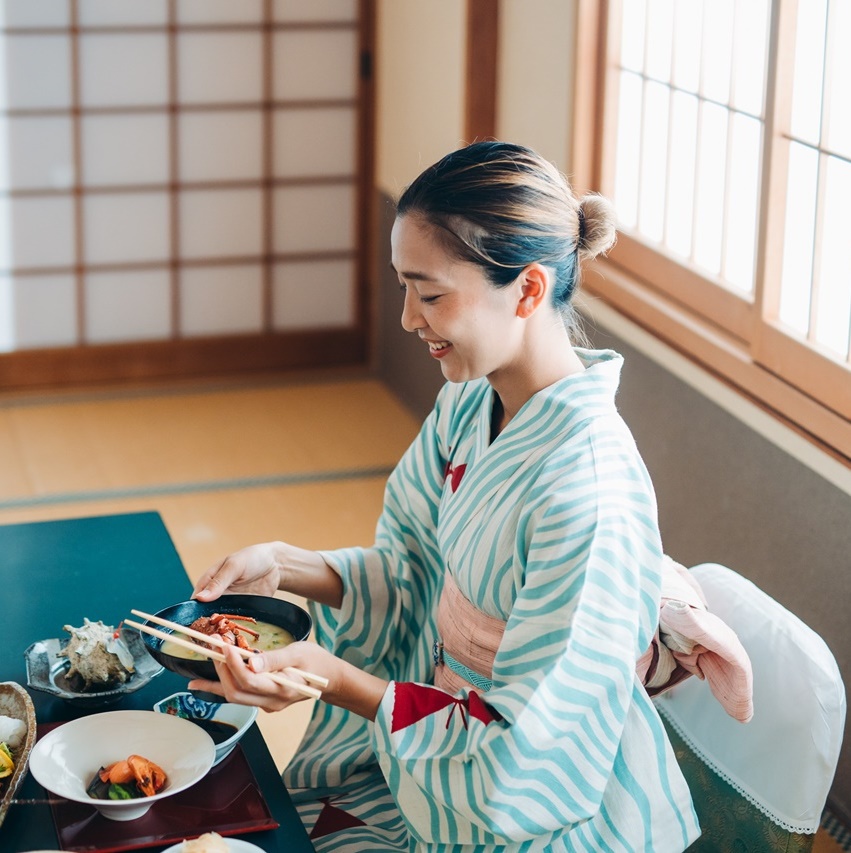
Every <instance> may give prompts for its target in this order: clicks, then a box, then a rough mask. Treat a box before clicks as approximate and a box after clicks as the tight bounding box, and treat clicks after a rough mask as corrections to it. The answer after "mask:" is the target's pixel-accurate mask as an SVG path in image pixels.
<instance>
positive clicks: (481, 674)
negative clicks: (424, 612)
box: [434, 571, 505, 694]
mask: <svg viewBox="0 0 851 853" xmlns="http://www.w3.org/2000/svg"><path fill="white" fill-rule="evenodd" d="M437 633H438V636H439V637H440V639H439V640H438V641H437V642H436V643H435V663H436V664H437V666H435V671H434V685H435V687H439V688H440V689H441V690H445V691H446V692H447V693H453V694H454V693H457V692H458V691H459V690H461V689H462V688H463V689H465V690H470V689H478V690H480V691H481V690H489V689H490V681H491V676H492V674H493V662H494V658H495V657H496V652H497V649H498V648H499V644H500V643H501V642H502V635H503V634H504V633H505V622H503V621H502V619H497V618H496V617H494V616H488V614H487V613H483V612H482V611H481V610H479V608H478V607H476V606H475V605H474V604H472V603H471V602H470V601H469V600H468V599H467V598H466V597H465V596H464V594H463V593H462V592H461V590H460V589H458V585H457V584H456V583H455V580H454V579H453V577H452V575H451V574H450V573H449V572H448V571H447V572H446V574H445V575H444V578H443V592H442V594H441V596H440V602H439V604H438V606H437ZM465 676H467V677H465ZM470 679H472V680H470Z"/></svg>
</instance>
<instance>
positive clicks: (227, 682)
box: [215, 648, 305, 711]
mask: <svg viewBox="0 0 851 853" xmlns="http://www.w3.org/2000/svg"><path fill="white" fill-rule="evenodd" d="M222 651H223V652H224V655H225V658H226V662H225V663H220V662H218V661H216V662H215V667H216V674H217V675H218V676H219V687H218V691H216V692H217V693H218V694H219V695H224V696H225V697H226V698H227V700H228V701H229V702H236V703H238V704H241V705H256V706H257V707H258V708H263V709H264V710H266V711H280V710H282V709H283V708H286V707H288V706H289V705H292V704H293V703H294V702H300V701H301V700H303V699H304V698H305V697H304V695H303V694H301V693H300V692H299V691H297V690H293V689H292V688H290V687H287V686H286V685H282V684H279V683H277V682H275V681H273V680H272V679H271V678H269V677H268V676H266V675H263V674H262V673H257V672H255V671H254V670H253V669H251V668H250V667H249V666H246V661H245V660H244V659H243V658H242V656H241V655H239V654H237V652H236V651H235V650H234V649H233V648H227V649H223V650H222ZM276 654H277V653H276ZM258 657H259V656H258ZM250 660H253V659H250ZM293 680H297V679H293Z"/></svg>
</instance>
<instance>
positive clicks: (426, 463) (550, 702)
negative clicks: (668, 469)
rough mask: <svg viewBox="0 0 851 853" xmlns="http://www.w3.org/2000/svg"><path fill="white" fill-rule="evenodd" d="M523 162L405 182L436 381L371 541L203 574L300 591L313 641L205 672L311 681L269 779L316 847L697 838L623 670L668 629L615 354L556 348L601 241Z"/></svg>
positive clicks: (240, 682) (649, 708)
mask: <svg viewBox="0 0 851 853" xmlns="http://www.w3.org/2000/svg"><path fill="white" fill-rule="evenodd" d="M614 236H615V232H614V224H613V216H612V213H611V210H610V207H609V205H608V203H607V202H606V201H605V200H604V199H602V198H600V197H598V196H586V197H584V198H583V199H582V200H581V201H578V200H577V199H576V198H575V197H574V196H573V194H572V192H571V190H570V188H569V186H568V185H567V182H566V181H565V180H564V178H563V176H561V175H560V174H559V172H558V171H557V170H556V169H555V168H554V167H553V166H552V165H551V164H550V163H548V162H546V161H545V160H543V159H542V158H540V157H539V156H538V155H536V154H535V153H534V152H532V151H530V150H528V149H526V148H523V147H520V146H517V145H510V144H505V143H499V142H482V143H476V144H473V145H470V146H468V147H466V148H463V149H461V150H459V151H456V152H453V153H452V154H449V155H447V156H446V157H444V158H443V159H442V160H441V161H440V162H438V163H436V164H435V165H434V166H432V167H431V168H429V169H427V170H426V171H425V172H424V173H423V174H422V175H421V176H420V177H419V178H417V180H416V181H415V182H414V183H413V184H412V185H411V186H410V187H409V188H408V189H407V190H406V191H405V193H404V194H403V195H402V197H401V199H400V201H399V204H398V209H397V218H396V222H395V224H394V227H393V232H392V237H391V242H392V259H393V265H394V267H395V269H396V272H397V274H398V276H399V281H400V284H401V286H402V290H403V293H404V308H403V311H402V325H403V326H404V328H405V329H406V330H408V331H410V332H413V333H415V334H417V335H418V336H419V338H420V339H421V340H422V341H423V343H424V344H425V345H427V346H428V348H429V352H430V353H431V355H432V356H433V357H434V358H435V359H437V360H438V361H439V363H440V367H441V370H442V371H443V375H444V376H445V377H446V379H447V380H449V382H448V383H447V384H446V385H445V386H444V387H443V389H442V390H441V392H440V394H439V395H438V399H437V402H436V405H435V408H434V411H433V412H432V413H431V414H430V415H429V417H428V419H427V420H426V422H425V424H424V425H423V428H422V430H421V432H420V434H419V436H418V438H417V439H416V441H415V442H414V443H413V445H412V446H411V447H410V448H409V450H408V451H407V453H406V454H405V456H404V457H403V459H402V460H401V462H400V463H399V465H398V467H397V468H396V470H395V471H394V473H393V474H392V476H391V477H390V479H389V482H388V484H387V489H386V493H385V504H384V511H383V513H382V515H381V518H380V520H379V523H378V529H377V534H376V542H375V545H374V546H373V547H371V548H351V549H345V550H339V551H330V552H318V553H315V552H308V551H304V550H302V549H299V548H296V547H294V546H292V545H288V544H284V543H281V542H273V543H268V544H263V545H255V546H253V547H249V548H246V549H243V550H241V551H238V552H236V553H235V554H232V555H230V556H229V557H227V558H226V559H225V560H224V561H222V562H221V563H220V564H218V565H216V566H214V567H212V568H211V569H209V570H208V571H207V572H206V574H205V575H204V576H203V577H202V578H201V580H200V581H199V583H198V585H197V587H196V593H195V594H196V597H197V598H199V599H200V600H203V601H209V600H212V599H214V598H216V597H217V596H218V595H220V594H221V593H223V592H225V591H233V592H263V593H267V594H272V593H274V591H275V590H277V589H282V590H288V591H290V592H292V593H295V594H297V595H302V596H304V597H306V598H308V599H309V600H311V601H312V602H314V605H312V612H313V615H314V618H315V624H316V639H317V643H316V644H313V643H297V644H294V645H291V646H289V647H287V648H286V649H283V650H280V651H275V652H269V653H265V654H263V655H258V656H257V657H256V658H255V659H254V660H253V661H252V665H253V670H254V671H252V669H251V668H249V667H247V666H246V665H245V664H244V663H243V662H242V660H241V659H240V658H238V657H237V656H236V655H235V654H230V655H229V659H228V661H227V664H218V665H217V670H218V674H219V676H220V679H221V683H220V684H218V685H217V684H211V683H209V682H200V681H199V682H192V683H191V684H190V687H193V688H198V689H204V690H213V691H218V692H219V693H221V694H223V695H225V696H226V697H227V698H228V699H229V700H231V701H237V702H243V703H249V704H256V705H259V706H261V707H263V708H266V709H267V710H276V709H280V708H285V707H287V706H288V705H289V704H291V703H292V702H295V701H298V700H299V699H300V698H301V696H300V695H299V694H298V693H296V692H294V691H291V690H288V689H287V688H284V687H280V686H277V685H275V684H271V683H268V680H264V679H263V678H262V677H260V676H258V675H257V674H256V671H259V670H262V669H267V670H280V669H283V668H284V667H287V666H297V667H301V668H302V669H305V670H309V671H312V672H315V673H318V674H320V675H323V676H326V677H327V678H328V679H329V681H330V684H329V687H328V688H327V689H326V690H324V691H323V699H324V701H323V702H318V703H317V705H316V710H315V712H314V715H313V718H312V721H311V724H310V726H309V728H308V732H307V734H306V737H305V740H304V742H303V744H302V746H301V747H300V750H299V753H298V755H297V756H296V758H295V759H294V760H293V762H292V764H291V765H290V767H289V768H288V769H287V772H286V774H285V778H286V781H287V784H288V786H289V787H290V790H291V791H292V792H293V795H294V799H295V800H296V801H297V804H298V807H299V810H300V813H301V815H302V818H303V819H304V821H305V825H306V826H307V827H308V830H309V831H311V836H312V838H313V840H314V844H315V845H316V849H317V850H320V851H323V850H334V851H349V850H351V851H359V853H363V851H383V850H408V849H411V850H422V851H426V850H428V851H441V852H443V851H462V850H464V851H471V850H477V851H556V850H593V851H602V850H618V851H637V850H647V851H651V850H652V851H655V853H660V851H681V850H683V849H685V848H686V847H687V846H688V844H689V843H690V842H691V841H692V840H693V839H694V838H695V837H696V836H697V835H698V834H699V829H698V826H697V820H696V817H695V815H694V811H693V808H692V805H691V798H690V796H689V793H688V789H687V787H686V784H685V782H684V780H683V778H682V776H681V774H680V772H679V769H678V767H677V764H676V761H675V759H674V756H673V753H672V750H671V747H670V745H669V743H668V741H667V738H666V736H665V732H664V729H663V727H662V724H661V722H660V720H659V717H658V715H657V713H656V711H655V709H654V708H653V705H652V703H651V701H650V699H649V698H648V696H647V693H646V692H645V690H644V689H643V688H642V686H641V684H640V682H639V680H638V679H637V677H636V674H635V665H636V660H637V659H638V658H639V657H640V656H641V655H642V653H643V652H644V651H645V650H646V649H647V648H648V646H649V645H650V642H651V640H652V638H653V633H654V629H655V627H656V623H657V621H658V612H659V598H660V571H661V561H662V547H661V543H660V539H659V531H658V525H657V518H656V504H655V498H654V494H653V489H652V486H651V484H650V481H649V479H648V476H647V472H646V470H645V468H644V465H643V464H642V461H641V459H640V457H639V455H638V452H637V450H636V448H635V444H634V441H633V439H632V437H631V435H630V433H629V431H628V429H627V427H626V425H625V424H624V423H623V421H622V420H621V418H620V417H619V415H618V413H617V411H616V408H615V403H614V397H615V392H616V390H617V385H618V377H619V372H620V367H621V358H620V356H618V355H617V354H616V353H614V352H609V351H590V350H583V349H579V348H575V347H574V346H572V344H571V326H572V322H571V315H572V312H571V308H570V305H571V298H572V296H573V293H574V291H575V288H576V285H577V280H578V275H579V262H580V261H581V260H584V259H587V258H592V257H594V256H595V255H596V254H598V253H599V252H601V251H605V250H606V249H608V248H609V247H610V246H611V244H612V243H613V241H614Z"/></svg>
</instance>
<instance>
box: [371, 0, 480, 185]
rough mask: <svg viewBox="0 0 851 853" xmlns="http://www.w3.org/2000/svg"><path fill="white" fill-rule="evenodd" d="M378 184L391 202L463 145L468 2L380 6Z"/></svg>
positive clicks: (389, 0) (383, 2) (396, 1)
mask: <svg viewBox="0 0 851 853" xmlns="http://www.w3.org/2000/svg"><path fill="white" fill-rule="evenodd" d="M376 15H377V33H376V74H377V78H376V98H377V104H376V107H377V108H376V134H375V138H376V171H375V177H376V184H377V186H378V188H379V190H381V191H383V192H384V193H386V194H387V195H389V196H390V197H391V198H395V197H396V196H398V194H399V192H400V191H401V190H402V189H403V188H404V187H405V186H406V185H407V184H409V183H410V182H411V181H412V180H413V179H414V178H415V177H416V176H417V175H418V174H419V173H420V172H421V171H422V170H423V169H424V168H426V167H427V166H429V165H431V164H432V163H433V162H435V161H436V160H439V159H440V158H441V157H442V156H443V155H444V154H446V153H447V152H448V151H452V150H453V149H455V148H458V147H459V146H460V145H461V144H462V143H463V139H462V137H463V126H464V124H463V107H464V57H465V39H466V3H463V2H461V0H428V2H423V0H378V4H377V10H376Z"/></svg>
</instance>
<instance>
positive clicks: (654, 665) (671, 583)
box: [434, 556, 753, 722]
mask: <svg viewBox="0 0 851 853" xmlns="http://www.w3.org/2000/svg"><path fill="white" fill-rule="evenodd" d="M660 616H661V626H660V627H661V630H660V628H658V627H657V629H656V636H655V637H654V639H653V642H652V643H651V644H650V648H649V649H647V651H646V652H645V653H644V654H643V655H642V656H641V657H640V658H639V659H638V661H637V662H636V671H637V673H638V676H639V678H640V679H641V683H642V684H643V685H644V686H645V688H647V691H648V693H649V694H650V695H651V696H656V695H658V694H659V693H663V692H664V691H666V690H668V689H670V688H671V687H673V686H674V685H675V684H677V683H678V682H679V681H682V680H683V679H684V678H688V677H689V676H691V675H697V677H698V678H706V680H707V681H708V683H709V687H710V690H711V691H712V693H713V695H714V696H715V698H716V699H717V700H718V701H719V702H720V703H721V704H722V705H723V706H724V709H725V710H726V711H727V713H728V714H729V715H730V716H731V717H735V718H736V719H738V720H741V721H742V722H746V721H747V720H748V719H750V717H751V716H752V714H753V705H752V704H751V696H752V676H751V667H750V660H749V658H748V655H747V652H746V651H745V650H744V648H743V647H742V645H741V643H740V642H739V640H738V637H736V635H735V633H734V632H733V631H732V629H731V628H730V627H729V626H728V625H726V624H725V623H724V622H722V621H721V620H720V619H719V618H718V617H717V616H715V615H714V614H711V613H709V612H707V610H706V603H705V599H704V598H703V593H702V591H701V590H700V587H699V586H698V584H697V581H696V580H695V579H694V578H693V577H691V574H690V573H689V572H688V570H687V569H685V568H683V567H682V566H680V565H679V564H678V563H675V562H674V561H673V560H672V559H671V558H670V557H668V556H665V557H664V558H663V561H662V602H661V611H660ZM437 632H438V636H439V639H438V640H437V641H436V642H435V644H434V661H435V673H434V684H435V687H439V688H440V689H441V690H445V691H446V692H447V693H453V694H454V693H457V692H458V691H459V690H462V689H464V690H470V689H475V690H478V691H480V692H486V691H488V690H490V688H491V683H492V677H493V662H494V659H495V658H496V653H497V650H498V649H499V644H500V642H501V641H502V635H503V634H504V633H505V622H503V621H502V620H501V619H497V618H496V617H494V616H488V614H486V613H483V612H482V611H481V610H479V609H478V608H477V607H476V606H475V605H473V604H472V603H471V602H470V601H469V600H468V599H467V598H466V597H465V596H464V594H463V593H462V592H461V590H460V589H458V585H457V584H456V583H455V581H454V579H453V577H452V575H451V574H450V573H449V572H448V571H447V572H446V574H445V576H444V582H443V592H442V594H441V596H440V602H439V603H438V607H437Z"/></svg>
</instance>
